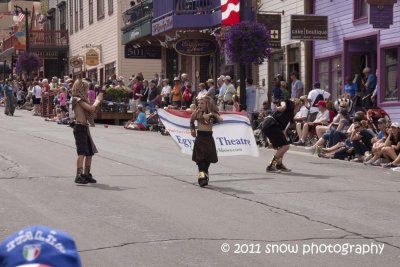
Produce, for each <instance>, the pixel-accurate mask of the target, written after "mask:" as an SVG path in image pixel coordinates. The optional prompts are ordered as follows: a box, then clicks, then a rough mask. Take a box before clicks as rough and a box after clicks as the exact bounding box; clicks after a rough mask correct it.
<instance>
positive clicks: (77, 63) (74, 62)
mask: <svg viewBox="0 0 400 267" xmlns="http://www.w3.org/2000/svg"><path fill="white" fill-rule="evenodd" d="M69 64H70V65H71V67H73V68H80V67H82V65H83V60H82V59H81V58H80V57H72V58H71V59H70V60H69Z"/></svg>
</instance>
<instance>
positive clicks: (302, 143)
mask: <svg viewBox="0 0 400 267" xmlns="http://www.w3.org/2000/svg"><path fill="white" fill-rule="evenodd" d="M293 145H295V146H305V145H306V143H304V142H303V141H299V142H294V143H293Z"/></svg>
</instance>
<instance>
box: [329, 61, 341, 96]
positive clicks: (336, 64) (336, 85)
mask: <svg viewBox="0 0 400 267" xmlns="http://www.w3.org/2000/svg"><path fill="white" fill-rule="evenodd" d="M331 77H332V87H331V88H332V99H338V98H339V96H340V94H341V88H342V87H343V85H342V60H341V58H334V59H332V60H331Z"/></svg>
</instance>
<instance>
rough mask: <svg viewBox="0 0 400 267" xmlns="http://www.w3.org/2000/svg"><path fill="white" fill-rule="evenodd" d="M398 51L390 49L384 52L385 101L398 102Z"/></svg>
mask: <svg viewBox="0 0 400 267" xmlns="http://www.w3.org/2000/svg"><path fill="white" fill-rule="evenodd" d="M398 56H399V55H398V49H397V48H391V49H386V50H385V65H384V67H385V70H384V77H385V85H384V87H385V101H398V100H399V97H398V84H399V81H398V79H399V78H398V76H397V73H398V65H399V57H398Z"/></svg>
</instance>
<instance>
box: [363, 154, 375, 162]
mask: <svg viewBox="0 0 400 267" xmlns="http://www.w3.org/2000/svg"><path fill="white" fill-rule="evenodd" d="M365 154H366V156H365V159H364V162H367V161H369V160H370V159H372V157H373V155H372V154H371V153H367V152H366V153H365Z"/></svg>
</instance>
